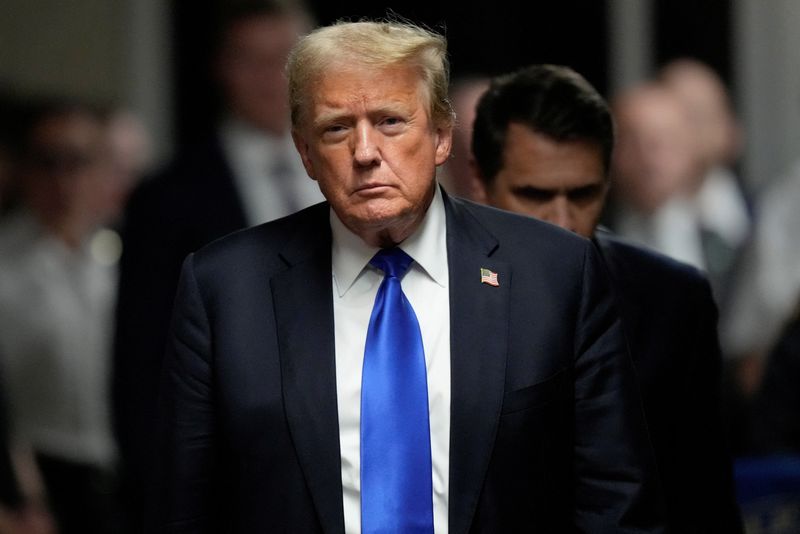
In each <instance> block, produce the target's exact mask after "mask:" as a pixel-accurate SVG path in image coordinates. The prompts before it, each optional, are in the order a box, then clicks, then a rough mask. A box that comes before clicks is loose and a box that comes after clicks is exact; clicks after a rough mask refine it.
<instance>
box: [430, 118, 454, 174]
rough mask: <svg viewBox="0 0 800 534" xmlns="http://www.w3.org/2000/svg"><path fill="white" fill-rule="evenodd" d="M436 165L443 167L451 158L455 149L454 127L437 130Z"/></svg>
mask: <svg viewBox="0 0 800 534" xmlns="http://www.w3.org/2000/svg"><path fill="white" fill-rule="evenodd" d="M434 135H435V141H436V165H441V164H443V163H444V162H446V161H447V158H449V157H450V150H451V149H452V147H453V127H452V126H447V127H440V128H436V132H435V134H434Z"/></svg>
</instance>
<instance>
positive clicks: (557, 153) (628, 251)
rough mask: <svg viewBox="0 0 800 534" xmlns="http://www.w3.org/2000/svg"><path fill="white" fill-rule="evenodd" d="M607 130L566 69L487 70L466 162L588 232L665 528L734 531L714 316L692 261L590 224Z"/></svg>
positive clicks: (599, 103) (523, 201)
mask: <svg viewBox="0 0 800 534" xmlns="http://www.w3.org/2000/svg"><path fill="white" fill-rule="evenodd" d="M613 144H614V128H613V121H612V118H611V114H610V111H609V109H608V106H607V105H606V102H605V101H604V100H603V98H602V97H601V96H600V95H599V94H598V93H597V91H596V90H595V89H594V88H593V87H592V86H591V85H590V84H589V83H588V82H587V81H586V80H585V79H584V78H583V77H581V76H580V75H579V74H577V73H576V72H574V71H572V70H571V69H569V68H567V67H561V66H554V65H535V66H531V67H528V68H525V69H522V70H520V71H518V72H515V73H513V74H509V75H506V76H501V77H498V78H495V79H494V80H493V82H492V84H491V86H490V88H489V90H488V91H487V92H486V93H485V94H484V95H483V97H482V98H481V100H480V101H479V103H478V108H477V114H476V118H475V123H474V125H473V142H472V150H473V156H474V168H475V170H476V174H477V176H478V177H479V179H480V182H481V184H482V185H483V191H484V194H485V201H486V202H488V203H489V204H491V205H494V206H496V207H499V208H503V209H507V210H511V211H515V212H519V213H524V214H528V215H532V216H534V217H537V218H540V219H544V220H546V221H549V222H552V223H554V224H557V225H559V226H561V227H563V228H566V229H568V230H571V231H573V232H575V233H578V234H580V235H582V236H584V237H587V238H590V239H592V240H593V241H594V242H595V243H596V244H597V245H598V246H599V249H600V251H601V253H602V257H603V259H604V261H605V264H606V266H607V267H608V270H609V273H610V275H611V281H612V285H613V288H614V289H615V293H616V297H617V304H618V306H619V309H620V312H621V315H622V321H623V330H624V332H625V334H626V337H627V339H628V344H629V347H630V350H631V354H632V356H633V359H634V363H635V365H636V367H637V372H638V376H639V381H640V390H641V392H642V395H643V401H644V408H645V415H646V417H647V420H648V424H649V428H650V431H651V436H652V440H653V445H654V448H655V450H656V456H657V460H658V466H659V471H660V474H661V478H662V483H663V485H664V489H665V492H666V496H667V514H668V521H669V524H670V526H671V527H672V530H673V531H674V532H737V531H741V524H740V519H739V516H738V510H737V507H736V503H735V501H734V495H733V484H732V473H731V464H730V459H729V457H728V451H727V449H726V447H725V443H724V440H723V436H722V431H721V427H720V414H719V408H720V407H719V382H720V365H721V361H720V360H721V358H720V352H719V347H718V342H717V335H716V318H717V312H716V308H715V305H714V302H713V300H712V297H711V290H710V287H709V284H708V282H707V281H706V279H705V278H704V277H703V276H702V275H701V274H700V273H699V272H698V271H697V270H695V269H694V268H692V267H689V266H687V265H684V264H681V263H678V262H676V261H674V260H671V259H669V258H667V257H665V256H662V255H660V254H657V253H654V252H650V251H647V250H644V249H642V248H639V247H636V246H633V245H630V244H627V243H625V242H623V241H621V240H619V239H617V238H615V237H613V236H612V235H610V234H609V233H607V232H604V231H602V230H598V229H597V224H598V220H599V218H600V214H601V212H602V209H603V204H604V202H605V198H606V193H607V192H608V188H609V185H610V184H609V180H608V170H609V165H610V161H611V153H612V148H613Z"/></svg>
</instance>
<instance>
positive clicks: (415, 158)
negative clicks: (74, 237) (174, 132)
mask: <svg viewBox="0 0 800 534" xmlns="http://www.w3.org/2000/svg"><path fill="white" fill-rule="evenodd" d="M287 71H288V74H289V87H290V101H291V104H292V120H293V125H294V127H293V136H294V140H295V144H296V146H297V149H298V151H299V153H300V155H301V157H302V160H303V163H304V165H305V168H306V171H307V172H308V174H309V176H311V177H312V178H313V179H314V180H316V181H317V182H318V184H319V186H320V189H321V190H322V192H323V194H324V195H325V197H326V199H327V202H325V203H322V204H319V205H316V206H313V207H311V208H308V209H306V210H303V211H301V212H299V213H296V214H294V215H292V216H289V217H287V218H284V219H281V220H279V221H276V222H273V223H268V224H266V225H263V226H259V227H256V228H253V229H250V230H246V231H242V232H238V233H236V234H233V235H231V236H228V237H226V238H224V239H222V240H219V241H217V242H215V243H213V244H211V245H209V246H207V247H205V248H203V249H202V250H200V251H199V252H197V253H195V254H193V255H191V256H189V258H188V259H187V260H186V262H185V263H184V268H183V272H182V275H181V276H182V278H181V284H180V287H179V290H178V294H177V296H176V302H175V314H174V316H173V321H172V330H171V335H170V341H169V343H168V348H167V363H166V367H165V374H164V382H163V385H162V390H161V393H162V395H161V404H160V415H161V417H162V422H161V424H160V426H159V428H160V431H159V436H160V438H161V440H162V448H161V449H160V454H159V459H160V461H161V464H160V466H159V467H158V470H157V474H156V475H155V476H156V478H157V480H158V481H159V486H160V487H161V488H162V489H161V491H159V492H158V493H157V494H154V495H153V502H152V505H153V506H152V508H151V513H152V519H153V523H152V528H153V530H154V531H158V532H192V533H198V532H212V531H213V532H247V533H250V532H279V531H281V532H283V531H285V532H304V533H305V532H338V533H343V532H349V533H352V532H365V533H372V532H452V533H459V534H463V533H466V532H476V533H477V532H487V533H488V532H521V531H536V532H568V531H575V530H578V531H583V532H652V531H661V529H660V512H661V510H660V506H661V495H660V489H659V488H658V487H657V482H656V481H655V480H654V473H653V470H654V465H653V458H652V456H651V454H652V451H651V449H650V447H649V442H648V438H647V434H646V429H645V427H644V422H643V417H642V413H641V407H640V404H639V399H638V394H637V392H636V388H635V381H634V376H633V370H632V366H631V362H630V359H629V357H628V355H627V353H626V351H625V347H624V340H623V337H622V334H621V332H620V330H619V321H618V319H617V316H616V312H615V311H614V308H613V304H612V298H611V295H610V293H609V290H608V287H607V282H606V280H605V278H604V275H603V272H602V270H601V269H600V267H599V258H598V257H597V254H596V251H595V249H594V247H593V246H592V245H591V243H590V242H589V241H587V240H584V239H582V238H580V237H577V236H575V235H573V234H570V233H568V232H564V231H563V230H561V229H558V228H555V227H553V226H551V225H547V224H544V223H541V222H539V221H536V220H534V219H530V218H525V217H521V216H518V215H515V214H510V213H505V212H502V211H499V210H494V209H491V208H486V207H483V206H478V205H475V204H471V203H468V202H464V201H460V200H457V199H452V198H449V197H448V196H447V195H446V194H445V193H444V192H443V191H442V190H441V189H440V188H439V187H437V184H436V181H435V171H436V167H437V166H438V165H441V164H442V163H444V162H445V161H446V159H447V157H448V155H449V152H450V143H451V135H452V125H453V120H454V117H453V114H452V111H451V109H450V105H449V102H448V99H447V87H448V83H447V78H448V75H447V60H446V45H445V41H444V39H443V38H442V37H441V36H438V35H436V34H434V33H431V32H429V31H426V30H423V29H421V28H418V27H416V26H414V25H411V24H408V23H399V22H358V23H339V24H336V25H333V26H329V27H325V28H321V29H319V30H317V31H315V32H313V33H312V34H310V35H309V36H308V37H306V38H304V39H303V40H301V41H300V43H299V44H298V45H297V47H295V49H294V51H293V52H292V54H291V55H290V59H289V65H288V69H287ZM370 258H372V259H370ZM387 258H404V261H405V262H406V263H405V264H404V267H405V266H406V265H408V261H410V262H411V263H410V267H408V270H407V271H406V273H405V275H402V274H398V273H397V271H395V270H394V269H395V268H396V266H395V265H394V264H393V263H391V261H390V260H388V259H387ZM400 279H402V280H400ZM400 282H401V283H400ZM398 286H400V287H399V289H398ZM386 287H390V288H394V289H385V288H386ZM398 291H399V295H398V293H397V292H398ZM390 295H392V296H390ZM398 299H399V301H402V303H403V304H402V307H403V309H404V310H405V311H403V312H402V313H400V312H397V315H396V316H392V317H391V318H387V317H386V315H385V308H387V307H389V308H391V305H390V304H387V302H391V303H398ZM373 303H374V308H373ZM398 305H399V304H398ZM409 307H410V308H413V310H412V311H411V313H409V310H408V308H409ZM392 309H393V310H394V308H392ZM371 310H372V311H371ZM411 316H413V319H412V318H411ZM406 324H414V325H416V326H415V327H413V328H411V329H410V330H409V331H407V332H406V334H407V335H408V336H413V335H414V332H412V331H414V330H415V331H416V336H417V341H413V342H412V340H411V339H410V338H409V337H403V338H394V339H395V341H393V342H388V341H387V342H385V343H383V344H382V345H380V344H376V343H375V338H380V339H382V340H385V339H386V338H383V337H381V336H382V335H383V334H382V333H376V332H383V329H388V330H389V331H390V332H392V331H393V330H395V329H396V328H400V326H402V325H406ZM393 335H396V332H394V334H393ZM387 353H388V354H389V355H390V356H391V357H389V358H388V359H387V360H380V358H382V357H383V356H385V355H386V354H387ZM376 358H378V359H379V360H380V361H381V362H383V364H382V365H384V366H385V367H387V368H393V366H396V365H401V366H402V365H407V363H408V360H410V359H417V361H420V360H419V359H420V358H422V359H423V360H422V361H421V362H420V364H421V365H422V373H421V374H422V379H423V385H422V387H423V389H425V390H426V392H425V396H426V399H427V400H426V401H424V404H425V406H424V408H423V411H424V412H426V414H425V416H424V417H420V418H416V417H414V418H410V420H409V421H405V420H404V424H405V423H408V424H410V425H411V426H415V428H414V429H413V430H411V429H409V430H408V431H406V430H405V428H404V430H403V431H396V432H395V431H393V430H391V429H394V428H395V427H394V426H393V425H395V424H397V421H396V420H395V417H396V418H397V419H403V418H404V413H405V411H404V410H406V409H411V404H413V406H414V409H416V408H417V407H418V404H417V401H418V400H419V399H418V398H416V397H415V398H414V399H413V400H411V399H410V397H407V391H405V389H406V388H412V387H413V388H416V387H418V386H419V385H420V384H419V381H418V379H419V375H414V376H413V377H412V376H411V375H403V376H404V378H403V379H402V380H399V384H398V380H395V379H396V378H397V376H396V375H394V374H393V373H391V372H389V373H388V375H386V374H381V372H382V371H383V370H382V369H378V370H376V369H375V362H376V361H377V360H376ZM362 369H363V372H362ZM367 376H369V378H367ZM376 376H380V377H381V378H382V379H386V382H385V384H386V386H385V389H387V390H388V391H386V392H385V393H388V395H387V396H386V397H383V398H380V400H377V398H378V397H380V395H381V394H382V393H384V392H382V391H376V390H375V387H374V383H373V380H372V379H373V378H374V377H376ZM381 384H384V382H381ZM382 387H383V386H382ZM376 395H377V397H376ZM401 396H402V397H403V398H404V399H406V398H409V399H410V400H409V406H408V407H407V408H406V407H400V408H399V411H392V410H395V409H397V406H396V405H395V403H394V401H395V398H396V397H401ZM376 406H378V407H380V408H376ZM384 408H385V409H384ZM376 414H377V417H374V416H375V415H376ZM383 414H386V416H383ZM387 429H388V439H387V440H386V441H385V442H384V443H382V444H378V443H376V442H375V441H374V440H373V439H374V437H373V434H372V432H374V433H382V432H385V431H387ZM412 432H422V433H424V436H425V438H424V440H423V441H424V442H419V444H420V448H413V447H412V448H408V447H407V446H406V442H407V440H408V438H409V437H410V436H409V435H408V434H410V433H412ZM365 443H369V444H365ZM422 450H425V451H426V452H424V453H422V452H420V451H422ZM411 465H414V466H415V467H413V468H412V467H410V466H411ZM420 473H422V474H420ZM410 486H413V487H411V488H410V489H409V487H410ZM423 487H425V488H427V489H424V490H423V489H420V488H423ZM376 501H378V502H380V503H381V504H380V505H379V506H378V507H377V509H375V508H372V507H371V506H372V505H373V503H375V502H376Z"/></svg>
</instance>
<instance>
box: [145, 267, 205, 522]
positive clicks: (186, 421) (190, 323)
mask: <svg viewBox="0 0 800 534" xmlns="http://www.w3.org/2000/svg"><path fill="white" fill-rule="evenodd" d="M212 383H213V376H212V351H211V329H210V323H209V319H208V316H207V314H206V309H205V306H204V303H203V299H202V297H201V294H200V289H199V287H198V284H197V281H196V279H195V274H194V261H193V256H191V255H190V256H189V257H188V258H187V259H186V261H185V262H184V266H183V271H182V273H181V279H180V283H179V288H178V292H177V295H176V298H175V309H174V313H173V317H172V326H171V330H170V334H169V338H168V342H167V350H166V357H165V363H164V369H163V373H162V379H161V388H160V397H159V419H158V425H157V434H158V435H157V443H158V450H157V454H156V468H155V470H154V473H153V477H152V479H151V484H150V489H151V491H150V492H149V499H150V500H149V503H148V507H147V529H146V530H147V532H160V533H161V532H163V533H167V532H169V533H183V532H185V533H193V534H195V533H205V532H215V531H216V529H215V525H214V522H215V521H216V513H215V511H214V510H215V508H216V507H217V506H218V501H217V500H216V499H215V496H214V495H212V491H213V488H214V487H215V486H219V485H218V484H215V483H214V479H215V470H216V467H215V456H216V454H215V448H216V447H215V421H214V406H213V400H212V395H213V388H212Z"/></svg>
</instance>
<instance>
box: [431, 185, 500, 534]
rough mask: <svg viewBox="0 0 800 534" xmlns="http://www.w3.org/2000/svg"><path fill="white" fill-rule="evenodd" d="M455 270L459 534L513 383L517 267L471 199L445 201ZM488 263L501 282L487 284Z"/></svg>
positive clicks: (453, 411)
mask: <svg viewBox="0 0 800 534" xmlns="http://www.w3.org/2000/svg"><path fill="white" fill-rule="evenodd" d="M445 207H446V210H447V253H448V263H449V271H450V361H451V371H450V372H451V401H450V406H451V407H450V504H449V508H450V509H449V525H450V532H452V533H458V534H461V533H465V532H467V531H468V529H469V526H470V524H471V522H472V518H473V515H474V514H475V507H476V503H477V502H478V499H479V497H480V491H481V488H482V485H483V480H484V478H485V474H486V470H487V468H488V465H489V458H490V456H491V452H492V448H493V446H494V439H495V434H496V431H497V425H498V420H499V416H500V409H501V407H502V401H503V392H504V385H505V368H506V351H507V339H506V338H507V330H508V296H509V291H510V286H511V270H510V266H509V265H508V264H506V263H504V262H500V261H495V260H493V259H492V258H491V254H492V252H493V251H494V250H495V249H496V248H497V246H498V243H497V240H496V239H495V238H494V237H493V236H492V235H491V234H490V233H489V232H488V231H487V230H486V229H485V228H484V227H483V226H482V225H481V224H480V223H479V222H478V221H477V220H476V219H475V218H474V217H473V216H472V215H471V214H470V213H468V212H467V210H466V208H465V207H464V205H463V204H461V203H460V202H458V201H456V200H451V199H449V198H446V199H445ZM481 268H485V269H489V270H491V271H494V272H495V273H497V274H498V282H499V284H500V285H499V287H493V286H491V285H488V284H484V283H481V271H480V269H481Z"/></svg>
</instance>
